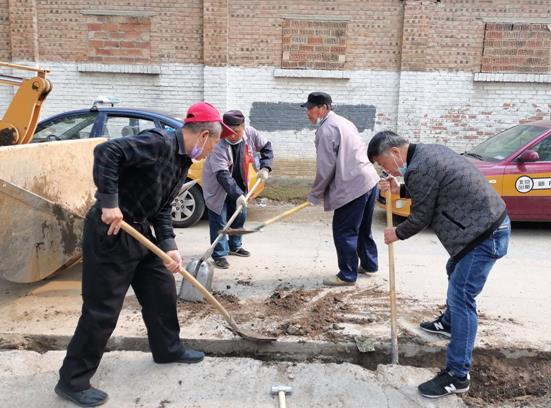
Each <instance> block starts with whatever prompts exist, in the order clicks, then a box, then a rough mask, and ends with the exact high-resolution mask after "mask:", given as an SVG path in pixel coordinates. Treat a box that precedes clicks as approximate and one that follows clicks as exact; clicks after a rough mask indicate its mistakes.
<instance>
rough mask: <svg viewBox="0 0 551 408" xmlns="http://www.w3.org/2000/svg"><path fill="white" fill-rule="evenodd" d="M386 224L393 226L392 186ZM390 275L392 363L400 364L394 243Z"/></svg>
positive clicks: (390, 254)
mask: <svg viewBox="0 0 551 408" xmlns="http://www.w3.org/2000/svg"><path fill="white" fill-rule="evenodd" d="M386 226H387V227H388V228H390V227H392V226H393V225H392V193H391V192H390V187H389V189H388V191H387V193H386ZM388 275H389V279H388V282H389V286H390V288H389V291H390V337H391V363H392V364H398V332H397V328H396V279H395V265H394V244H393V243H391V244H389V245H388Z"/></svg>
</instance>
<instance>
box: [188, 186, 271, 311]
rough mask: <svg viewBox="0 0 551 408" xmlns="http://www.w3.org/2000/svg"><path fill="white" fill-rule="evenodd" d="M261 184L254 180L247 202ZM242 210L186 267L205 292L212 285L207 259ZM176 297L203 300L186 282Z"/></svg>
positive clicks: (211, 269) (238, 209)
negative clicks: (198, 256) (197, 258)
mask: <svg viewBox="0 0 551 408" xmlns="http://www.w3.org/2000/svg"><path fill="white" fill-rule="evenodd" d="M261 182H262V179H260V178H259V179H258V180H256V182H255V183H254V185H253V187H252V188H251V190H250V191H249V192H248V193H247V196H246V197H245V198H246V199H247V201H248V200H249V198H251V196H252V195H253V193H254V191H255V190H256V189H257V188H258V186H259V185H260V183H261ZM242 209H243V206H241V205H240V206H238V207H237V208H236V209H235V212H234V213H233V214H232V216H231V217H230V219H229V220H228V222H227V223H226V225H225V226H224V228H223V229H222V230H221V231H220V232H219V233H218V236H217V237H216V239H215V240H214V241H213V243H212V244H211V246H210V247H209V248H208V249H207V250H206V251H205V253H204V254H203V256H201V258H199V260H198V261H197V260H195V259H194V260H192V262H191V263H189V264H188V265H187V268H186V269H187V270H188V272H189V273H190V274H191V275H192V276H193V277H196V278H198V279H199V281H200V282H201V283H203V284H204V285H206V288H207V290H210V289H211V285H212V276H213V274H214V271H213V268H212V265H210V264H209V263H208V262H206V261H207V259H209V257H210V256H211V255H212V253H213V251H214V248H215V247H216V245H217V244H218V242H220V240H221V239H222V237H223V236H224V235H225V234H226V230H227V229H228V228H229V227H230V225H232V224H233V222H234V221H235V219H236V218H237V216H238V215H239V213H240V212H241V210H242ZM178 297H179V298H180V299H182V300H187V301H191V302H201V301H202V300H203V297H202V296H201V294H200V293H198V292H197V291H196V290H194V287H193V286H192V285H191V284H190V283H189V282H188V281H185V280H184V281H182V285H181V286H180V293H179V295H178Z"/></svg>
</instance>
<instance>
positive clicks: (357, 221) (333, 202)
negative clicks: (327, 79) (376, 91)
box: [301, 92, 379, 286]
mask: <svg viewBox="0 0 551 408" xmlns="http://www.w3.org/2000/svg"><path fill="white" fill-rule="evenodd" d="M331 105H332V100H331V96H330V95H329V94H326V93H325V92H312V93H311V94H310V95H308V100H307V102H306V103H304V104H303V105H301V106H302V107H305V108H306V109H307V110H306V115H307V116H308V119H309V120H310V123H312V124H313V125H316V126H317V130H316V138H315V142H314V143H315V145H316V154H317V156H316V178H315V180H314V184H313V185H312V189H311V190H310V193H309V195H308V200H309V201H310V202H311V203H312V204H314V205H318V204H320V202H321V201H322V200H323V204H324V209H325V211H334V213H333V240H334V242H335V247H336V249H337V258H338V264H339V273H338V274H337V275H336V276H331V277H329V278H327V279H324V280H323V284H324V285H326V286H349V285H354V284H355V282H356V280H357V278H358V273H374V272H377V269H378V258H377V245H376V244H375V241H374V240H373V235H372V234H371V221H372V217H373V209H374V206H375V199H376V198H377V194H378V188H377V182H378V181H379V177H378V175H377V172H376V171H375V169H374V168H373V165H372V164H371V163H370V162H369V160H368V159H367V155H366V147H365V144H364V143H363V141H362V139H361V137H360V134H359V133H358V129H357V128H356V126H355V125H354V124H353V123H352V122H350V121H349V120H348V119H345V118H343V117H342V116H339V115H337V114H336V113H334V112H333V111H332V107H331ZM358 261H359V264H358Z"/></svg>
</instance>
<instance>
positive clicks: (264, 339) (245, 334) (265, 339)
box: [226, 318, 277, 343]
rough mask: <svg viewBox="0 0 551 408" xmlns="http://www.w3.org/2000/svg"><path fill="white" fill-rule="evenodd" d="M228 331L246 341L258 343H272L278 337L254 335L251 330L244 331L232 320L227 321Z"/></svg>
mask: <svg viewBox="0 0 551 408" xmlns="http://www.w3.org/2000/svg"><path fill="white" fill-rule="evenodd" d="M227 322H228V326H226V327H227V328H228V329H230V330H231V331H232V332H234V333H235V334H237V335H238V336H239V337H241V338H242V339H245V340H249V341H254V342H256V343H271V342H273V341H276V340H277V338H276V337H270V336H264V335H262V334H257V333H253V332H252V331H250V330H246V329H242V328H241V327H239V325H238V324H237V323H236V322H235V320H233V319H232V318H230V319H228V320H227Z"/></svg>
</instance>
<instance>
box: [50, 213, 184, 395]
mask: <svg viewBox="0 0 551 408" xmlns="http://www.w3.org/2000/svg"><path fill="white" fill-rule="evenodd" d="M133 226H134V228H136V229H138V230H139V231H140V232H141V233H143V234H144V235H146V236H147V237H148V238H150V239H152V240H153V241H154V237H153V236H152V234H151V229H150V226H149V224H147V223H143V224H136V223H134V224H133ZM107 229H108V225H106V224H104V223H103V222H102V221H101V210H99V209H97V208H96V207H92V209H91V210H90V211H89V212H88V214H87V216H86V220H85V223H84V238H83V243H82V251H83V268H82V300H83V304H82V314H81V316H80V319H79V321H78V325H77V328H76V330H75V334H74V336H73V338H72V339H71V342H70V343H69V346H68V347H67V356H66V357H65V360H64V361H63V365H62V367H61V369H60V370H59V375H60V381H61V382H62V383H63V384H64V385H65V386H66V387H68V388H70V389H72V390H74V391H80V390H85V389H87V388H89V387H90V378H92V376H93V375H94V373H95V372H96V370H97V368H98V365H99V363H100V360H101V357H102V355H103V352H104V350H105V345H106V344H107V340H108V339H109V337H110V336H111V333H112V332H113V330H114V329H115V326H116V324H117V320H118V318H119V314H120V311H121V309H122V305H123V302H124V297H125V295H126V292H127V291H128V288H129V286H130V285H132V288H133V289H134V293H135V294H136V297H137V299H138V301H139V302H140V305H141V307H142V317H143V320H144V322H145V325H146V327H147V335H148V339H149V347H150V349H151V352H152V354H153V360H155V361H156V362H159V363H163V362H170V361H173V360H175V359H176V358H177V357H179V356H180V353H181V352H182V350H183V346H182V344H181V343H180V337H179V335H180V325H179V323H178V317H177V313H176V285H175V282H174V277H173V275H172V273H170V272H169V271H168V270H167V269H166V268H165V267H164V266H163V264H162V262H161V260H160V259H159V258H158V257H157V256H156V255H154V254H152V253H151V252H149V251H148V250H147V249H145V248H144V247H143V246H142V245H141V244H140V243H139V242H138V241H136V240H135V239H134V238H132V237H131V236H129V235H128V234H126V233H125V232H124V231H122V230H121V231H120V232H119V233H118V234H117V235H114V236H113V235H111V236H108V235H107Z"/></svg>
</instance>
